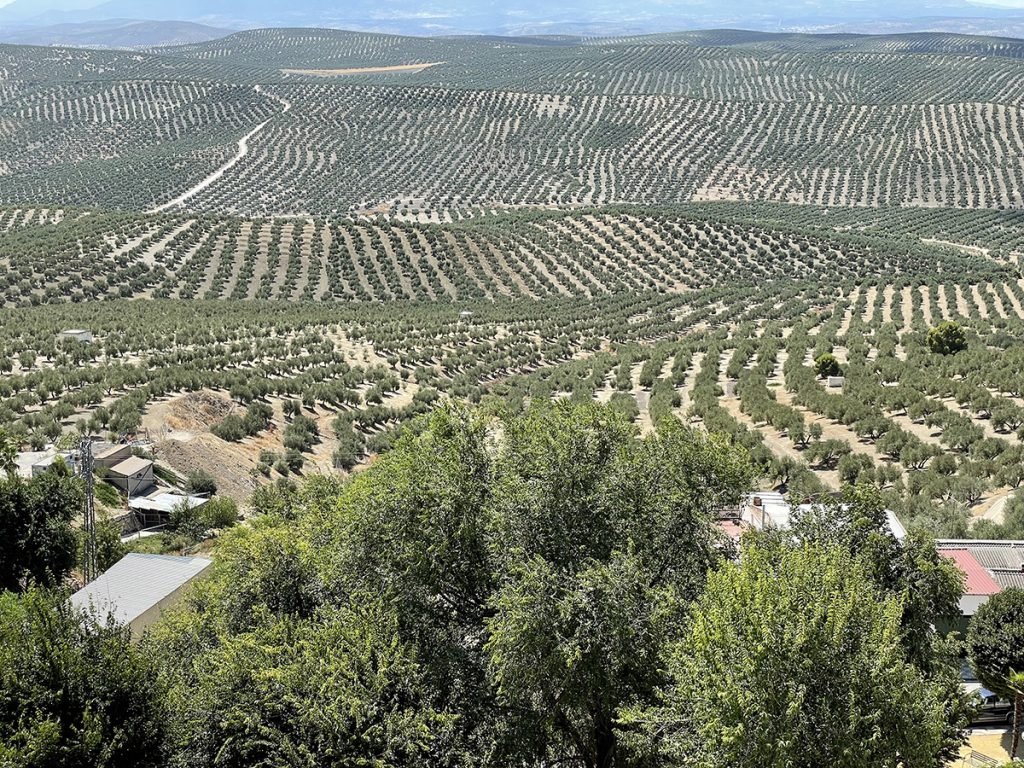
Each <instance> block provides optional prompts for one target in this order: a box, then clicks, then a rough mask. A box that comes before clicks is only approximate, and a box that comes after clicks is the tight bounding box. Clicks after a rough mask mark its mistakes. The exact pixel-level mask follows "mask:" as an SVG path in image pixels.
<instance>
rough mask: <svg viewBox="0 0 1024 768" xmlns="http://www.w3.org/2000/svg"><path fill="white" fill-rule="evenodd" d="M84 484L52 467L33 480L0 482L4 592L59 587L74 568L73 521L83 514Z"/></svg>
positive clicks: (0, 572) (0, 574)
mask: <svg viewBox="0 0 1024 768" xmlns="http://www.w3.org/2000/svg"><path fill="white" fill-rule="evenodd" d="M82 502H83V493H82V488H81V482H80V480H79V479H78V478H76V477H73V476H72V475H70V473H69V472H68V471H67V469H66V467H63V466H54V467H53V468H52V469H51V470H50V471H48V472H44V473H43V474H42V475H39V476H38V477H35V478H33V479H32V480H28V481H25V480H22V479H21V478H19V477H8V478H7V479H5V480H0V589H4V590H13V591H19V590H22V589H24V588H25V587H26V586H29V585H32V584H35V585H40V586H53V585H56V584H59V583H60V582H61V581H62V580H63V578H64V577H65V576H66V575H67V574H68V573H69V572H70V571H71V569H72V568H73V567H74V565H75V562H76V558H77V551H78V539H77V536H76V534H75V532H74V530H73V529H72V527H71V521H72V520H73V519H74V517H75V515H76V514H78V512H79V511H80V510H81V508H82Z"/></svg>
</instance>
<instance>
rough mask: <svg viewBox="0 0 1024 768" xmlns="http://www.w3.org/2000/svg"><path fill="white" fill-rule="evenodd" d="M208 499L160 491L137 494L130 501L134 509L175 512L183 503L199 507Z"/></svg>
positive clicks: (130, 505)
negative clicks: (154, 493)
mask: <svg viewBox="0 0 1024 768" xmlns="http://www.w3.org/2000/svg"><path fill="white" fill-rule="evenodd" d="M207 501H208V499H204V498H203V497H202V496H181V495H179V494H177V493H158V494H156V495H155V496H136V497H135V498H134V499H132V500H131V501H129V502H128V506H129V507H131V508H132V509H142V510H146V511H149V512H173V511H174V510H175V509H176V508H177V507H178V506H180V505H181V504H187V505H188V506H189V507H190V508H191V509H199V508H200V507H201V506H203V505H204V504H205V503H206V502H207Z"/></svg>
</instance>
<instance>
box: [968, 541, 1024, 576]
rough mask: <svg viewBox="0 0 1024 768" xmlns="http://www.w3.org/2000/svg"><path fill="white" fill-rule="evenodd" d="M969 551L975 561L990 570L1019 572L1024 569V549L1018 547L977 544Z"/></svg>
mask: <svg viewBox="0 0 1024 768" xmlns="http://www.w3.org/2000/svg"><path fill="white" fill-rule="evenodd" d="M969 549H970V550H971V554H972V555H974V557H975V558H976V559H977V561H978V562H979V563H981V564H982V565H983V566H984V567H985V568H988V569H990V570H991V569H995V568H1002V569H1006V570H1011V571H1019V570H1020V569H1021V568H1022V567H1024V549H1021V548H1019V547H1013V546H995V545H992V544H978V545H974V546H971V547H969Z"/></svg>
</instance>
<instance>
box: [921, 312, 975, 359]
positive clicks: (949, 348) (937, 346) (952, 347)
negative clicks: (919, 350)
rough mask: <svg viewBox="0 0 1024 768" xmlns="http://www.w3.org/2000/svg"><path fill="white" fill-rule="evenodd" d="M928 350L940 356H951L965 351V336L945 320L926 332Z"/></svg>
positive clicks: (962, 330) (959, 329)
mask: <svg viewBox="0 0 1024 768" xmlns="http://www.w3.org/2000/svg"><path fill="white" fill-rule="evenodd" d="M928 348H929V349H931V351H932V352H937V353H938V354H940V355H952V354H956V353H957V352H960V351H962V350H965V349H967V334H966V333H965V332H964V329H963V328H962V327H961V326H960V325H958V324H957V323H954V322H953V321H952V320H945V321H943V322H941V323H939V324H938V325H937V326H935V327H934V328H932V329H931V330H930V331H928Z"/></svg>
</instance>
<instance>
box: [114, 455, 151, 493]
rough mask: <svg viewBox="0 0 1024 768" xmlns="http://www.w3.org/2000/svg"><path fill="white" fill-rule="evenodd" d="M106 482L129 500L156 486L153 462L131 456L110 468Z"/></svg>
mask: <svg viewBox="0 0 1024 768" xmlns="http://www.w3.org/2000/svg"><path fill="white" fill-rule="evenodd" d="M106 480H107V482H109V483H110V484H111V485H113V486H114V487H115V488H117V489H118V490H119V491H121V493H123V494H125V495H126V496H128V497H129V498H131V497H132V496H138V495H140V494H143V493H145V492H146V491H148V490H149V489H150V488H152V487H153V486H154V485H155V484H156V480H155V479H154V475H153V462H152V461H149V460H147V459H140V458H139V457H138V456H132V457H131V458H128V459H125V460H124V461H122V462H120V463H118V464H115V465H114V466H112V467H110V468H109V469H108V470H107V475H106Z"/></svg>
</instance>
